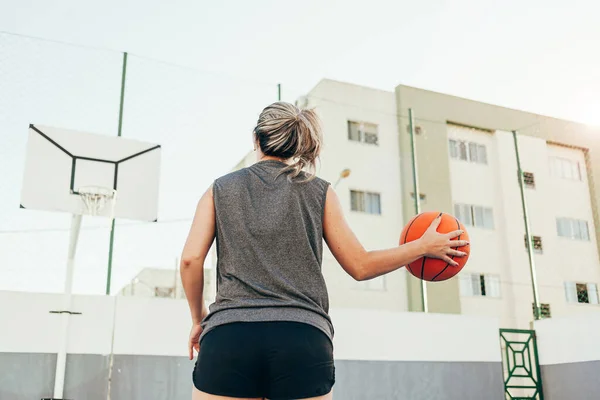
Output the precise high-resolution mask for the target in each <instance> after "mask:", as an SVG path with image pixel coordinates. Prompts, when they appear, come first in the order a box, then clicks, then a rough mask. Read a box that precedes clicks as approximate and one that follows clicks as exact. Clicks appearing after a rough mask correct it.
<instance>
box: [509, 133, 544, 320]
mask: <svg viewBox="0 0 600 400" xmlns="http://www.w3.org/2000/svg"><path fill="white" fill-rule="evenodd" d="M512 134H513V140H514V142H515V155H516V156H517V172H518V174H519V189H520V190H521V206H522V207H523V222H524V223H525V240H526V241H527V255H528V256H529V272H530V273H531V286H532V289H533V309H534V310H533V316H534V318H535V319H536V320H539V319H540V316H541V315H540V295H539V291H538V286H537V277H536V276H537V273H536V271H535V259H534V257H533V243H532V241H531V230H530V228H529V215H528V213H527V202H526V200H525V189H524V183H523V170H522V169H521V159H520V158H519V144H518V140H517V131H513V132H512Z"/></svg>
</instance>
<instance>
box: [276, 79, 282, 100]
mask: <svg viewBox="0 0 600 400" xmlns="http://www.w3.org/2000/svg"><path fill="white" fill-rule="evenodd" d="M277 101H281V83H278V84H277Z"/></svg>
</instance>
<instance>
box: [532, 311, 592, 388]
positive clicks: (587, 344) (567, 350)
mask: <svg viewBox="0 0 600 400" xmlns="http://www.w3.org/2000/svg"><path fill="white" fill-rule="evenodd" d="M534 325H535V330H536V333H537V342H538V353H539V355H540V365H553V364H567V363H577V362H586V361H600V315H585V316H584V315H576V316H572V317H565V318H555V319H547V320H543V321H538V322H536V323H535V324H534ZM598 376H599V377H600V371H598Z"/></svg>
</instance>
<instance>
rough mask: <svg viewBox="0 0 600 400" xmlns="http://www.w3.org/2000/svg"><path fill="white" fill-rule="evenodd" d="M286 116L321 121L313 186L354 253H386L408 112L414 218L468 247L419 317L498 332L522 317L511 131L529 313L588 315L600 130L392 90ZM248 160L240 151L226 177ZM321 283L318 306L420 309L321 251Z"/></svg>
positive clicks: (406, 293) (406, 147)
mask: <svg viewBox="0 0 600 400" xmlns="http://www.w3.org/2000/svg"><path fill="white" fill-rule="evenodd" d="M297 104H298V105H299V106H300V107H308V108H312V107H315V108H316V109H317V111H318V113H319V115H320V117H321V119H322V121H323V126H324V149H323V153H322V157H321V163H320V167H319V176H320V177H322V178H324V179H326V180H328V181H330V182H331V183H332V184H333V185H334V186H335V189H336V192H337V193H338V196H339V197H340V200H341V202H342V204H343V205H344V207H345V212H346V215H347V219H348V222H349V224H350V225H351V226H352V228H353V229H354V231H355V232H356V234H357V236H358V237H359V239H360V240H361V242H362V243H363V244H364V245H365V247H367V248H368V249H379V248H386V247H390V246H395V245H397V244H398V239H399V235H400V232H401V230H402V227H403V225H404V223H405V221H407V220H408V219H410V218H411V217H412V216H413V215H414V196H415V194H414V193H412V166H411V165H412V164H411V155H410V135H409V133H408V124H409V121H408V109H409V108H411V109H412V110H413V112H414V115H415V126H416V145H417V165H418V179H419V186H420V188H419V190H420V192H421V193H419V194H418V196H419V201H420V202H421V209H422V210H423V211H428V210H439V211H444V212H448V213H452V214H454V215H456V216H457V217H458V218H459V219H460V220H461V221H462V222H463V223H464V224H465V225H466V227H467V229H468V230H469V234H470V236H471V243H472V249H471V258H470V260H469V262H468V264H467V266H466V267H465V268H464V269H463V271H462V272H461V274H459V276H458V277H456V278H454V279H451V280H448V281H446V282H441V283H429V284H428V285H427V293H428V294H427V297H428V302H429V308H430V312H440V313H464V314H478V315H491V316H496V317H499V318H501V320H502V324H503V325H504V326H506V327H527V326H528V324H529V322H530V321H531V320H532V318H533V306H532V303H533V295H532V286H531V277H530V269H529V262H528V254H527V248H526V244H525V243H526V242H525V227H524V223H523V212H522V205H521V196H520V189H519V184H518V174H517V164H516V153H515V144H514V140H513V135H512V131H513V130H516V131H518V146H519V153H520V160H521V165H522V169H523V171H524V179H525V195H526V201H527V206H528V213H529V218H530V225H531V234H532V240H533V245H534V261H535V265H536V272H537V280H538V284H539V293H540V300H541V303H542V311H543V315H544V316H545V317H551V316H561V315H567V314H575V313H587V312H600V306H599V305H598V285H599V284H600V261H599V252H598V235H597V230H596V227H597V226H598V222H599V221H598V213H597V210H598V206H599V203H598V200H599V199H600V182H599V181H598V179H600V178H599V177H600V175H599V174H600V156H599V155H598V154H600V130H594V129H592V128H589V127H587V126H585V125H581V124H576V123H573V122H569V121H563V120H558V119H555V118H550V117H545V116H541V115H535V114H531V113H527V112H522V111H517V110H511V109H507V108H502V107H498V106H493V105H489V104H484V103H480V102H476V101H471V100H466V99H461V98H457V97H454V96H449V95H445V94H440V93H435V92H431V91H426V90H421V89H416V88H412V87H407V86H402V85H401V86H398V87H397V88H396V89H395V91H393V92H391V91H390V92H387V91H381V90H377V89H371V88H367V87H362V86H357V85H352V84H347V83H342V82H336V81H332V80H323V81H321V82H320V83H319V84H318V85H317V86H316V87H315V88H314V89H313V90H311V91H310V92H309V93H308V94H307V95H306V96H303V97H301V98H299V99H298V101H297ZM252 162H254V154H253V153H251V154H249V155H248V156H247V157H246V158H245V159H244V160H242V161H241V162H240V164H239V165H238V166H237V167H236V168H240V167H244V166H247V165H249V164H251V163H252ZM345 169H349V170H350V175H349V176H348V177H347V178H345V179H339V177H340V173H341V171H343V170H345ZM323 273H324V275H325V278H326V280H327V283H328V287H329V291H330V297H331V305H332V307H349V308H372V309H384V310H395V311H419V310H421V300H420V296H421V293H420V282H419V281H418V280H417V279H416V278H413V277H412V276H410V275H409V274H407V273H406V272H405V271H404V269H401V270H398V271H396V272H393V273H391V274H388V275H386V276H382V277H380V278H376V279H373V280H370V281H366V282H355V281H354V280H352V279H351V278H350V277H349V276H347V275H346V274H345V272H344V271H343V270H342V269H341V267H340V266H339V265H338V264H337V262H336V261H335V259H334V258H333V256H332V255H331V253H329V252H328V251H327V250H326V251H325V254H324V262H323Z"/></svg>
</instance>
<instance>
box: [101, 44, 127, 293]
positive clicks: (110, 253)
mask: <svg viewBox="0 0 600 400" xmlns="http://www.w3.org/2000/svg"><path fill="white" fill-rule="evenodd" d="M126 75H127V52H124V53H123V73H122V74H121V101H120V104H119V130H118V132H117V136H121V133H122V132H121V130H122V128H123V105H124V103H125V77H126ZM114 243H115V219H114V217H113V218H112V221H111V223H110V242H109V245H108V271H107V273H106V294H107V295H109V294H110V283H111V279H112V260H113V247H114Z"/></svg>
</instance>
